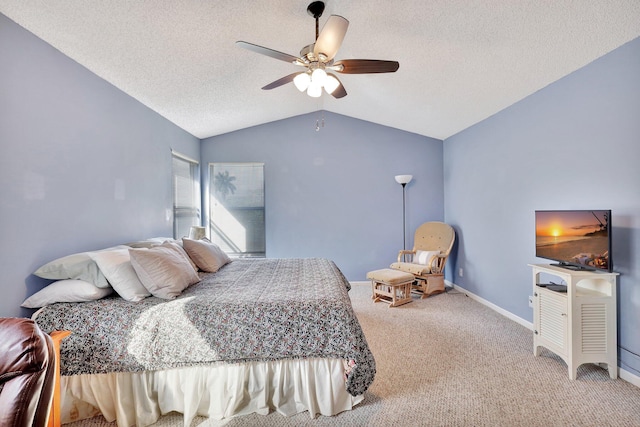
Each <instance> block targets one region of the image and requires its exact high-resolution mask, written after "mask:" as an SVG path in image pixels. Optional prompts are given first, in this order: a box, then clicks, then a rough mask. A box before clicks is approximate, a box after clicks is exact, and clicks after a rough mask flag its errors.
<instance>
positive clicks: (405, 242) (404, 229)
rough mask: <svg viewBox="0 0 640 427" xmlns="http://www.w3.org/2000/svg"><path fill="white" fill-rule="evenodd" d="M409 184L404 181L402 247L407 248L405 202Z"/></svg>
mask: <svg viewBox="0 0 640 427" xmlns="http://www.w3.org/2000/svg"><path fill="white" fill-rule="evenodd" d="M406 186H407V183H406V182H403V183H402V249H403V250H407V227H406V225H405V222H406V217H407V215H406V213H405V210H406V208H405V202H404V188H405V187H406Z"/></svg>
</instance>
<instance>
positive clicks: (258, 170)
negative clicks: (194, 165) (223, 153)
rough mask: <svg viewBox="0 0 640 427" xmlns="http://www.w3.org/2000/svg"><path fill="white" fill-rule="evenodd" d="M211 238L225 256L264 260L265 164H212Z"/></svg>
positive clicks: (210, 170) (210, 171)
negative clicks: (261, 258) (260, 258)
mask: <svg viewBox="0 0 640 427" xmlns="http://www.w3.org/2000/svg"><path fill="white" fill-rule="evenodd" d="M209 218H210V221H209V235H210V236H211V240H212V241H213V242H214V243H216V244H218V245H219V246H220V247H221V248H222V249H223V250H224V251H225V252H227V253H229V254H231V255H236V256H243V257H264V256H265V254H266V250H265V247H266V245H265V218H264V164H263V163H210V164H209Z"/></svg>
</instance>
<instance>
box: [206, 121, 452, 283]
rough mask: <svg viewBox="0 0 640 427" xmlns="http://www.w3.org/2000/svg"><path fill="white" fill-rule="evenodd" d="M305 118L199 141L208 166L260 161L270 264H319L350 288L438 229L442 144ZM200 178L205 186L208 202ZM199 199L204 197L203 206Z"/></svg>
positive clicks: (351, 123) (356, 123) (355, 123)
mask: <svg viewBox="0 0 640 427" xmlns="http://www.w3.org/2000/svg"><path fill="white" fill-rule="evenodd" d="M321 117H322V113H321V112H318V113H312V114H307V115H302V116H298V117H294V118H290V119H286V120H281V121H278V122H273V123H268V124H265V125H261V126H256V127H252V128H248V129H244V130H241V131H237V132H233V133H228V134H225V135H221V136H216V137H213V138H209V139H206V140H204V141H203V142H202V150H201V159H202V165H203V171H205V172H206V167H204V166H206V165H207V164H208V163H209V162H264V163H265V187H266V189H265V215H266V220H265V221H266V228H267V230H266V234H267V256H268V257H326V258H330V259H332V260H334V261H335V262H336V264H337V265H338V266H339V267H340V269H341V270H342V272H343V273H344V274H345V276H347V278H348V279H349V280H365V277H366V273H367V271H370V270H374V269H378V268H384V267H388V265H389V264H390V263H391V262H393V261H394V260H395V259H396V257H397V254H398V250H399V249H402V187H401V186H400V185H399V184H397V183H396V182H395V180H394V176H395V175H398V174H412V175H413V176H414V179H413V181H412V182H411V183H409V184H408V185H407V187H406V209H407V247H408V248H411V247H412V245H413V231H414V230H415V229H416V227H417V226H418V225H420V224H422V223H423V222H425V221H430V220H440V221H441V220H442V219H443V218H444V207H443V203H444V201H443V188H444V186H443V170H442V141H439V140H435V139H431V138H427V137H424V136H420V135H416V134H413V133H408V132H403V131H400V130H397V129H392V128H388V127H385V126H381V125H377V124H374V123H370V122H365V121H362V120H357V119H353V118H349V117H345V116H341V115H338V114H332V113H327V112H325V113H324V117H325V126H324V128H321V130H320V131H319V132H316V131H315V125H316V120H317V119H319V118H321ZM206 181H207V176H206V174H204V175H203V187H204V188H205V194H206V188H207V186H206ZM203 198H204V197H203Z"/></svg>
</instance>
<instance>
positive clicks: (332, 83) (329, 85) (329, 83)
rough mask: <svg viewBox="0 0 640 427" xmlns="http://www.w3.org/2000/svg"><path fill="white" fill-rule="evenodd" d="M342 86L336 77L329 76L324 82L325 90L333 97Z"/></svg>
mask: <svg viewBox="0 0 640 427" xmlns="http://www.w3.org/2000/svg"><path fill="white" fill-rule="evenodd" d="M338 86H340V82H339V81H338V79H337V78H335V76H333V75H331V74H327V78H326V79H325V81H324V90H326V91H327V93H328V94H329V95H331V94H332V93H333V92H334V91H335V90H336V89H337V88H338Z"/></svg>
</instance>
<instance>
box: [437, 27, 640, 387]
mask: <svg viewBox="0 0 640 427" xmlns="http://www.w3.org/2000/svg"><path fill="white" fill-rule="evenodd" d="M639 162H640V39H636V40H633V41H632V42H630V43H628V44H626V45H624V46H622V47H621V48H619V49H617V50H615V51H613V52H612V53H609V54H608V55H606V56H604V57H602V58H600V59H598V60H596V61H595V62H593V63H591V64H589V65H588V66H586V67H584V68H582V69H580V70H578V71H576V72H574V73H573V74H571V75H569V76H567V77H565V78H563V79H561V80H559V81H557V82H555V83H553V84H551V85H550V86H548V87H546V88H544V89H542V90H540V91H539V92H537V93H535V94H533V95H532V96H530V97H528V98H526V99H524V100H523V101H521V102H519V103H517V104H515V105H514V106H512V107H510V108H508V109H506V110H504V111H502V112H500V113H498V114H496V115H495V116H493V117H491V118H489V119H487V120H485V121H483V122H481V123H479V124H478V125H476V126H473V127H471V128H469V129H467V130H465V131H464V132H461V133H460V134H458V135H455V136H453V137H451V138H449V139H447V140H446V141H445V143H444V163H445V165H444V167H445V218H446V220H447V222H449V223H451V224H452V225H454V226H455V228H456V229H457V230H458V233H459V245H458V249H457V253H456V254H455V257H453V258H452V259H451V261H452V262H451V264H450V266H451V265H453V266H454V268H453V269H452V272H453V271H455V272H456V273H457V272H458V269H459V268H461V267H462V268H464V277H459V276H457V275H456V277H455V279H454V281H455V282H456V283H457V284H459V285H460V286H462V287H463V288H466V289H468V290H469V291H470V292H473V293H475V294H477V295H478V296H480V297H482V298H484V299H486V300H488V301H490V302H492V303H494V304H496V305H498V306H500V307H502V308H503V309H505V310H507V311H509V312H511V313H514V314H515V315H517V316H519V317H521V318H523V319H526V320H528V321H532V310H531V309H530V308H529V307H528V299H527V298H528V295H530V294H531V292H532V291H531V287H532V284H531V271H530V269H529V267H527V264H528V263H545V262H549V261H545V260H542V259H538V258H536V257H535V249H534V211H535V210H537V209H611V210H612V211H613V212H612V225H613V262H614V270H615V271H616V272H619V273H620V277H619V281H618V296H619V300H618V318H619V322H618V337H619V341H618V343H619V348H620V350H619V357H620V359H621V363H620V366H621V367H622V368H624V369H626V370H628V371H629V372H633V373H635V374H636V375H638V374H640V356H639V355H640V334H639V333H638V331H639V330H640V167H639V165H638V164H639Z"/></svg>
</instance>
